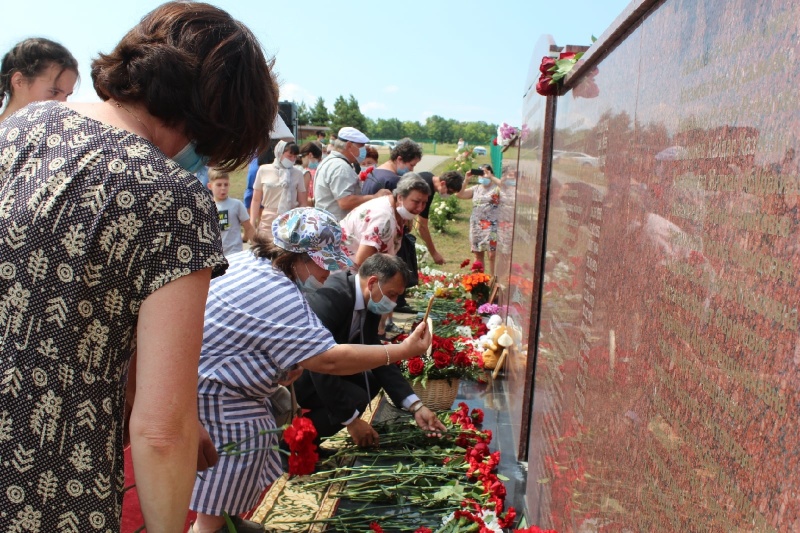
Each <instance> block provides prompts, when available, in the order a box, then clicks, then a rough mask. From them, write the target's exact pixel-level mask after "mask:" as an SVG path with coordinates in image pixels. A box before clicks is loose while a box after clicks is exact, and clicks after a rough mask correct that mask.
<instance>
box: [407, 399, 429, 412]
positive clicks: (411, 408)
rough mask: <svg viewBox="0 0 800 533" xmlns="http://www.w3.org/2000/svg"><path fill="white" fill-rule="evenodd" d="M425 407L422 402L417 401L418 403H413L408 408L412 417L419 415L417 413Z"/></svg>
mask: <svg viewBox="0 0 800 533" xmlns="http://www.w3.org/2000/svg"><path fill="white" fill-rule="evenodd" d="M423 407H425V404H424V403H422V400H417V401H416V402H414V403H412V404H411V405H409V406H408V412H409V413H411V414H412V415H415V414H417V411H419V410H420V409H422V408H423Z"/></svg>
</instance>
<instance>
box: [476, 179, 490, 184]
mask: <svg viewBox="0 0 800 533" xmlns="http://www.w3.org/2000/svg"><path fill="white" fill-rule="evenodd" d="M489 181H490V180H489V178H478V183H480V184H481V185H489Z"/></svg>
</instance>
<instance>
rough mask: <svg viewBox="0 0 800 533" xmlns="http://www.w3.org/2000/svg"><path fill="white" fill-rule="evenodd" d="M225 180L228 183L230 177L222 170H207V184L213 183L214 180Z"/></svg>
mask: <svg viewBox="0 0 800 533" xmlns="http://www.w3.org/2000/svg"><path fill="white" fill-rule="evenodd" d="M221 179H226V180H228V181H230V179H231V177H230V175H229V174H228V173H227V172H225V171H224V170H219V169H216V168H209V169H208V182H209V183H213V182H214V181H216V180H221Z"/></svg>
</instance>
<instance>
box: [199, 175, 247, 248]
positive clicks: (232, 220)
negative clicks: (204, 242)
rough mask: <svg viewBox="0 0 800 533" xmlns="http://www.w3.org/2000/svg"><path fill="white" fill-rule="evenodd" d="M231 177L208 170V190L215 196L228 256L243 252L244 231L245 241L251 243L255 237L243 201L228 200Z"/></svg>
mask: <svg viewBox="0 0 800 533" xmlns="http://www.w3.org/2000/svg"><path fill="white" fill-rule="evenodd" d="M230 185H231V183H230V176H228V173H227V172H221V171H219V170H217V169H215V168H211V169H209V170H208V188H209V189H211V193H212V194H213V195H214V203H215V204H217V212H218V213H219V229H220V231H221V232H222V251H223V253H224V254H225V255H226V256H228V255H231V254H235V253H236V252H241V251H242V248H243V247H242V229H244V239H245V240H246V241H249V240H250V238H251V237H252V236H253V233H254V230H253V225H252V224H250V215H249V214H248V213H247V208H246V207H245V206H244V203H242V201H241V200H239V199H237V198H228V189H229V188H230Z"/></svg>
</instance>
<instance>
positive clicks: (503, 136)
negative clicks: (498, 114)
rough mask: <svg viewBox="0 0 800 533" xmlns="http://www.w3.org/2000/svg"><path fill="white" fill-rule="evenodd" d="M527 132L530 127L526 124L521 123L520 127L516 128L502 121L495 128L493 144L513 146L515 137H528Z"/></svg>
mask: <svg viewBox="0 0 800 533" xmlns="http://www.w3.org/2000/svg"><path fill="white" fill-rule="evenodd" d="M529 134H530V129H529V128H528V125H527V124H523V125H522V129H518V128H515V127H514V126H510V125H508V124H506V123H505V122H503V124H502V125H501V126H500V127H499V128H497V137H495V139H494V144H495V145H497V146H505V147H508V146H513V144H514V143H515V142H516V141H517V139H519V140H521V141H524V140H525V139H527V138H528V135H529Z"/></svg>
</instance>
